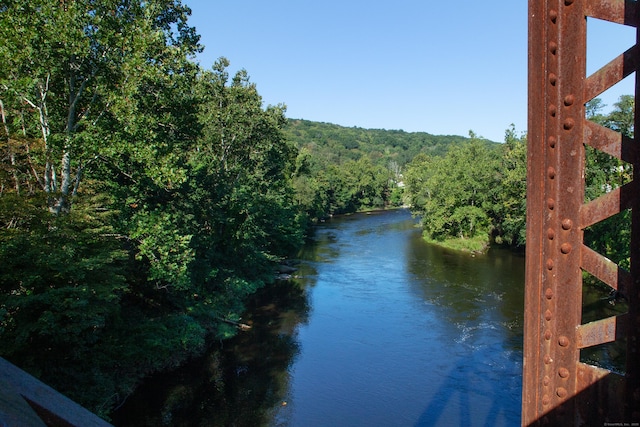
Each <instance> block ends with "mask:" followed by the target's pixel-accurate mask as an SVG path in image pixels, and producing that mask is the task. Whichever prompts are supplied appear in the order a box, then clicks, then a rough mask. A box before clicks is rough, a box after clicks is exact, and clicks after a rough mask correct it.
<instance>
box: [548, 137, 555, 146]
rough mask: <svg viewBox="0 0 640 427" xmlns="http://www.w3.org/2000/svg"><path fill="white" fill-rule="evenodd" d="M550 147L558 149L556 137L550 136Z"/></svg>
mask: <svg viewBox="0 0 640 427" xmlns="http://www.w3.org/2000/svg"><path fill="white" fill-rule="evenodd" d="M549 147H551V148H556V137H555V136H550V137H549Z"/></svg>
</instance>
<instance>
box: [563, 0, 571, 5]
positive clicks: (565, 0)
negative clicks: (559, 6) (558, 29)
mask: <svg viewBox="0 0 640 427" xmlns="http://www.w3.org/2000/svg"><path fill="white" fill-rule="evenodd" d="M564 4H565V6H571V5H572V4H573V0H564Z"/></svg>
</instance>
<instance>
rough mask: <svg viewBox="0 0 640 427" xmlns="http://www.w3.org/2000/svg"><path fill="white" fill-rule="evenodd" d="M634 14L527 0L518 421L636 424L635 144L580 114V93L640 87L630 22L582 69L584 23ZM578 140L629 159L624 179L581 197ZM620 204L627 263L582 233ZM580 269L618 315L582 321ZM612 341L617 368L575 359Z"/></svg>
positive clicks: (635, 11) (627, 6)
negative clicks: (621, 357) (623, 43)
mask: <svg viewBox="0 0 640 427" xmlns="http://www.w3.org/2000/svg"><path fill="white" fill-rule="evenodd" d="M639 10H640V7H639V5H638V2H637V1H632V0H529V6H528V13H529V18H528V22H529V64H528V67H529V83H528V93H529V117H528V136H527V137H528V154H527V156H528V157H527V170H528V172H527V182H528V184H527V248H526V251H527V253H526V255H527V259H526V285H525V324H524V362H523V395H522V425H524V426H529V425H567V426H569V425H607V424H609V425H640V424H638V423H640V354H639V350H640V188H639V187H640V184H639V183H640V177H639V176H638V174H640V149H639V147H638V143H637V141H635V140H634V139H633V138H627V137H625V136H623V135H621V134H620V133H617V132H614V131H613V130H610V129H607V128H604V127H602V126H599V125H597V124H595V123H593V122H591V121H589V120H587V119H586V117H585V104H586V103H587V102H588V101H590V100H591V99H593V98H596V97H598V96H599V95H600V94H601V93H603V92H605V91H606V90H608V89H609V88H611V87H612V86H613V85H615V84H616V83H618V82H619V81H621V80H622V79H624V78H626V77H627V76H630V75H632V74H634V73H635V82H636V83H635V97H636V99H638V93H639V88H640V85H639V83H638V72H637V69H638V65H639V63H640V48H639V47H638V43H637V41H638V30H636V45H635V46H633V47H631V48H630V49H629V50H627V51H626V52H612V60H611V61H610V62H609V63H608V64H607V65H605V66H604V67H602V68H601V69H599V70H598V71H596V72H595V73H593V74H591V75H589V76H587V75H586V55H587V20H588V19H601V20H605V21H610V22H613V23H616V24H619V25H626V26H631V27H635V28H636V29H637V28H638V24H639V22H640V21H639V17H640V15H639V13H640V11H639ZM616 55H617V56H616ZM634 125H635V126H634V129H636V130H637V129H638V113H637V112H636V113H635V118H634ZM586 146H589V147H593V149H595V150H599V151H602V152H604V153H607V154H608V155H610V156H612V157H615V158H617V159H620V160H622V161H624V162H626V163H627V164H629V165H632V168H633V175H634V178H635V179H633V180H632V181H630V182H627V183H626V184H624V185H622V186H620V187H619V188H614V189H610V191H609V192H607V193H606V194H605V195H603V196H602V197H600V198H597V199H595V200H590V201H588V200H585V152H586V148H585V147H586ZM611 172H612V173H614V171H611ZM627 209H630V210H631V213H630V215H631V245H630V248H631V249H630V254H629V256H630V270H629V271H626V270H624V269H623V268H621V267H620V266H618V265H616V264H615V263H614V262H612V261H610V260H609V259H608V258H607V257H606V256H605V255H603V254H600V253H597V252H596V251H594V250H593V249H591V248H589V247H588V246H586V245H585V244H584V239H583V237H584V231H585V229H587V228H588V227H590V226H592V225H594V224H597V223H599V222H600V221H603V220H605V219H607V218H609V217H611V216H614V215H616V214H619V213H621V212H623V211H625V210H627ZM583 272H586V273H588V274H590V275H592V276H594V277H596V278H597V279H599V280H600V281H602V282H604V283H605V284H606V285H608V286H609V287H611V291H612V292H615V293H618V294H619V295H621V296H622V297H623V298H624V299H626V302H627V305H628V310H627V312H626V313H625V314H621V315H618V316H612V317H608V318H604V319H600V320H597V321H593V322H588V323H583V321H582V302H583V300H582V289H583V274H584V273H583ZM616 340H617V341H621V342H623V343H626V369H625V370H624V373H623V374H620V373H614V372H612V371H609V370H607V369H602V368H598V367H595V366H591V365H589V364H586V363H583V362H581V359H580V354H581V351H582V350H583V349H586V348H589V347H592V346H597V345H602V344H605V343H610V342H613V341H616Z"/></svg>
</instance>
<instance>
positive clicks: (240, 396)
mask: <svg viewBox="0 0 640 427" xmlns="http://www.w3.org/2000/svg"><path fill="white" fill-rule="evenodd" d="M415 225H416V221H415V220H414V219H412V218H411V215H410V214H409V212H408V211H405V210H397V211H387V212H380V213H373V214H369V215H366V214H357V215H352V216H347V217H342V218H338V219H333V220H331V221H328V222H326V223H323V224H321V225H320V226H318V227H317V230H316V233H315V236H314V238H313V240H312V241H311V242H309V243H308V244H307V246H306V247H305V249H304V251H303V253H302V254H301V262H300V264H299V265H298V267H299V270H298V272H297V273H296V274H297V276H298V278H297V279H295V280H293V281H292V282H291V283H286V282H285V283H279V284H277V285H276V286H274V287H271V288H269V289H266V290H264V292H262V295H259V296H258V298H256V300H255V301H254V302H253V303H252V304H251V306H250V307H249V308H250V310H249V312H250V315H249V317H248V318H246V319H245V321H248V322H252V323H253V328H252V329H251V331H249V332H243V333H240V334H239V335H238V337H237V338H236V339H234V340H231V341H229V342H225V343H224V347H223V348H224V349H223V351H217V352H213V353H211V354H209V355H207V356H206V357H204V358H202V359H201V360H198V361H194V362H193V363H192V364H190V365H188V366H186V367H184V368H182V369H180V370H178V371H175V372H172V373H169V374H165V375H160V376H158V377H156V378H153V379H150V380H149V381H148V382H147V384H145V386H143V387H142V388H141V390H140V391H139V392H138V393H136V395H134V396H132V397H131V398H129V399H128V401H127V403H126V404H125V405H124V406H123V408H122V409H121V410H120V411H119V412H118V413H116V414H115V416H114V423H115V424H116V425H119V426H125V425H127V426H143V425H155V426H157V425H173V426H183V425H184V426H188V425H201V426H222V425H225V426H227V425H234V426H258V425H267V426H291V427H313V426H331V427H341V426H358V427H360V426H384V427H389V426H515V425H519V424H520V399H521V371H522V320H523V282H524V257H522V256H520V255H517V254H514V253H512V252H509V251H500V250H492V251H490V252H489V254H487V255H477V256H472V255H469V254H463V253H458V252H453V251H447V250H444V249H441V248H438V247H436V246H432V245H429V244H427V243H425V242H424V241H423V240H422V239H421V237H420V230H419V229H418V228H416V227H415Z"/></svg>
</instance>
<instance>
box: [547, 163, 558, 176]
mask: <svg viewBox="0 0 640 427" xmlns="http://www.w3.org/2000/svg"><path fill="white" fill-rule="evenodd" d="M547 176H548V177H549V179H553V178H555V177H556V170H555V169H554V168H553V167H552V166H549V168H548V169H547Z"/></svg>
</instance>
